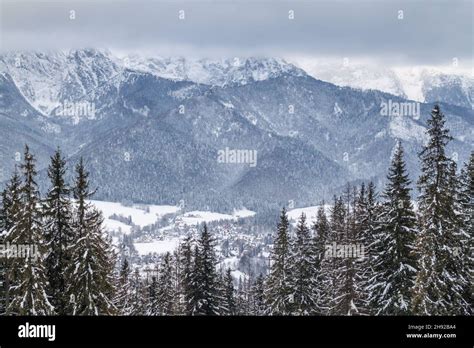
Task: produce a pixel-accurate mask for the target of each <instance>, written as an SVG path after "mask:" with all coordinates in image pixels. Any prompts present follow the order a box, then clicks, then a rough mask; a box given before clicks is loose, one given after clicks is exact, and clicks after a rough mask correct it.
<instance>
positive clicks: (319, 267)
mask: <svg viewBox="0 0 474 348" xmlns="http://www.w3.org/2000/svg"><path fill="white" fill-rule="evenodd" d="M324 206H325V204H324V202H322V204H321V205H320V206H319V207H318V211H317V213H316V222H315V223H314V225H313V226H312V229H313V241H312V243H311V245H312V250H313V254H314V262H315V267H314V268H315V275H314V277H315V300H316V314H323V313H327V312H328V311H329V307H328V304H329V303H330V301H331V297H330V293H331V289H330V284H331V276H330V273H328V272H327V271H328V269H327V266H328V264H327V260H325V258H324V256H325V251H326V244H327V243H328V239H329V237H330V233H331V228H330V224H329V220H328V218H327V216H326V212H325V210H324Z"/></svg>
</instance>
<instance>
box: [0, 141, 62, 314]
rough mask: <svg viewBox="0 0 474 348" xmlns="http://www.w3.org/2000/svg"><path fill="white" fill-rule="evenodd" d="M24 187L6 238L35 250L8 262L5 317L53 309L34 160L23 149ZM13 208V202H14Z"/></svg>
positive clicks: (48, 311)
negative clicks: (49, 297) (45, 261)
mask: <svg viewBox="0 0 474 348" xmlns="http://www.w3.org/2000/svg"><path fill="white" fill-rule="evenodd" d="M20 169H21V172H22V176H23V183H22V186H21V188H20V197H19V198H20V201H19V207H18V208H19V209H18V211H17V212H15V215H14V216H12V221H13V225H12V227H11V228H10V230H9V231H8V233H7V235H6V240H8V241H9V242H10V243H11V244H16V245H17V247H18V246H20V245H28V246H30V247H32V246H34V247H35V248H36V250H34V251H33V250H31V252H30V253H29V255H27V256H26V257H17V258H15V259H12V262H9V277H10V287H9V292H10V297H11V302H9V305H8V308H7V314H17V315H51V314H53V312H54V308H53V306H52V305H51V303H50V302H49V299H48V296H47V295H46V289H47V288H48V280H47V277H46V269H45V267H44V255H45V250H46V249H45V242H44V238H43V236H44V230H43V225H42V221H41V210H40V208H39V203H40V195H39V191H38V186H37V184H36V181H35V177H36V168H35V158H34V156H33V155H32V154H31V153H30V150H29V148H28V146H25V153H24V162H23V163H22V165H21V166H20ZM13 204H14V205H16V203H15V202H13Z"/></svg>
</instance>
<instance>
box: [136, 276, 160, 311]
mask: <svg viewBox="0 0 474 348" xmlns="http://www.w3.org/2000/svg"><path fill="white" fill-rule="evenodd" d="M147 288H148V290H147V292H148V297H147V301H146V302H147V303H146V306H145V307H146V310H145V314H146V315H161V314H162V313H161V306H160V302H159V298H158V281H157V279H156V277H155V276H152V277H151V283H150V284H148V287H147ZM136 294H139V292H136ZM139 301H140V299H136V300H135V303H139Z"/></svg>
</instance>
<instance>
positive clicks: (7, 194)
mask: <svg viewBox="0 0 474 348" xmlns="http://www.w3.org/2000/svg"><path fill="white" fill-rule="evenodd" d="M20 191H21V177H20V174H19V173H18V169H17V167H16V166H15V169H14V172H13V175H12V177H11V179H10V181H9V182H8V183H7V184H6V187H5V189H4V190H3V191H2V194H1V206H0V243H2V244H5V245H7V243H9V242H10V240H9V231H10V230H11V228H12V227H13V225H14V217H15V216H16V215H17V213H18V211H19V209H20ZM10 237H11V236H10ZM16 270H18V267H13V268H12V267H11V262H10V260H9V259H8V255H7V254H6V252H5V254H4V255H3V257H1V258H0V281H1V282H2V283H1V286H0V314H5V313H6V311H7V308H8V305H9V302H10V279H15V278H16V276H15V274H14V272H15V271H16Z"/></svg>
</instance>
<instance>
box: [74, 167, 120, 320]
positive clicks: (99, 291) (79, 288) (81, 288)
mask: <svg viewBox="0 0 474 348" xmlns="http://www.w3.org/2000/svg"><path fill="white" fill-rule="evenodd" d="M88 176H89V174H88V173H87V171H86V170H85V168H84V164H83V161H82V159H81V160H80V162H79V163H78V165H77V166H76V180H75V187H74V189H73V192H74V198H75V200H76V209H75V212H74V223H73V226H74V230H75V231H74V232H75V241H74V243H73V244H72V246H71V259H72V262H71V263H70V265H69V267H68V270H67V273H68V274H67V277H68V279H70V282H69V284H68V287H67V295H68V298H69V299H70V302H71V309H70V310H71V311H72V313H73V314H75V315H105V314H113V313H114V312H115V306H114V305H113V301H112V300H113V291H114V286H113V285H114V284H113V269H114V259H115V255H114V253H113V250H112V248H111V244H110V243H109V240H108V239H107V238H106V236H105V234H104V231H103V229H102V223H103V217H102V214H101V213H100V212H99V211H98V210H97V209H95V208H94V207H93V206H91V205H90V204H89V203H88V202H87V200H88V199H89V198H90V197H91V195H92V192H90V191H89V189H88V187H89V180H88Z"/></svg>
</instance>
